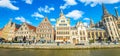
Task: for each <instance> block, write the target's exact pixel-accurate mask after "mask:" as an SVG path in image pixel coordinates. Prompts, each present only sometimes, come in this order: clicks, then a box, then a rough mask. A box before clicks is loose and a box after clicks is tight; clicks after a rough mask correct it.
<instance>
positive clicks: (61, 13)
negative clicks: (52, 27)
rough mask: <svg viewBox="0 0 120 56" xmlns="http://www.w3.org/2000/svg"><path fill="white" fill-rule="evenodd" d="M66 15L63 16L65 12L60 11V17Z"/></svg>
mask: <svg viewBox="0 0 120 56" xmlns="http://www.w3.org/2000/svg"><path fill="white" fill-rule="evenodd" d="M63 15H64V14H63V10H62V9H61V11H60V17H61V16H63Z"/></svg>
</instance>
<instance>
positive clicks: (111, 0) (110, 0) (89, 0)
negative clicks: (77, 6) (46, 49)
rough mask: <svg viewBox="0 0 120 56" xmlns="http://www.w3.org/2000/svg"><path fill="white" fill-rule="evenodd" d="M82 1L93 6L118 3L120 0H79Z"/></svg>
mask: <svg viewBox="0 0 120 56" xmlns="http://www.w3.org/2000/svg"><path fill="white" fill-rule="evenodd" d="M79 1H80V2H82V3H85V5H90V6H91V7H94V6H96V5H97V4H102V3H104V4H113V3H118V2H120V0H79Z"/></svg>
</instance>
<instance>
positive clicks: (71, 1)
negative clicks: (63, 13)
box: [60, 0, 77, 9]
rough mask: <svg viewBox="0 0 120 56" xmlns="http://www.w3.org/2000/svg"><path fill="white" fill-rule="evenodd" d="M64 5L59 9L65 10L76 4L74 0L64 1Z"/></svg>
mask: <svg viewBox="0 0 120 56" xmlns="http://www.w3.org/2000/svg"><path fill="white" fill-rule="evenodd" d="M64 1H65V4H64V5H63V6H60V9H66V8H67V7H69V6H73V5H76V4H77V2H76V1H75V0H64Z"/></svg>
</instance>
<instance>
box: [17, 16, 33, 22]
mask: <svg viewBox="0 0 120 56" xmlns="http://www.w3.org/2000/svg"><path fill="white" fill-rule="evenodd" d="M15 19H16V20H19V21H20V22H27V23H29V24H31V22H30V21H28V20H26V19H25V18H24V17H22V16H21V17H16V18H15Z"/></svg>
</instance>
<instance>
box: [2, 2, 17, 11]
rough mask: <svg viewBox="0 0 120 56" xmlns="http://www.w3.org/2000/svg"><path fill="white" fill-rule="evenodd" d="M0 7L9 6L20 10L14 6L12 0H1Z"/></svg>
mask: <svg viewBox="0 0 120 56" xmlns="http://www.w3.org/2000/svg"><path fill="white" fill-rule="evenodd" d="M0 7H5V8H9V9H12V10H19V8H18V7H16V6H14V5H13V4H12V2H11V1H10V0H0Z"/></svg>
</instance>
